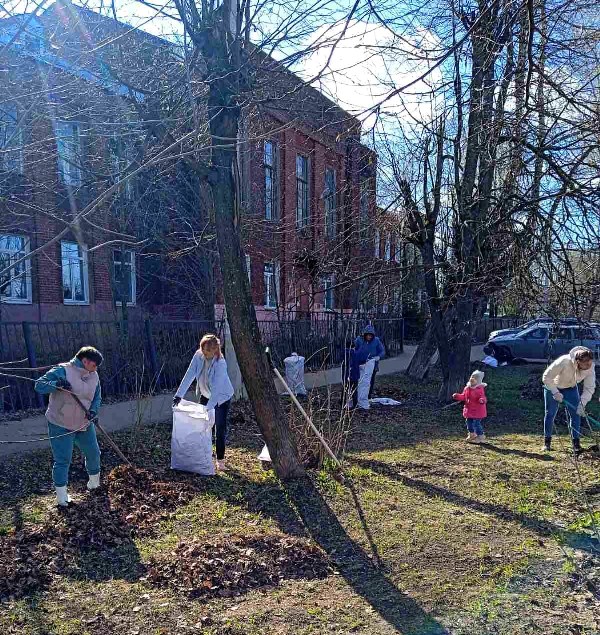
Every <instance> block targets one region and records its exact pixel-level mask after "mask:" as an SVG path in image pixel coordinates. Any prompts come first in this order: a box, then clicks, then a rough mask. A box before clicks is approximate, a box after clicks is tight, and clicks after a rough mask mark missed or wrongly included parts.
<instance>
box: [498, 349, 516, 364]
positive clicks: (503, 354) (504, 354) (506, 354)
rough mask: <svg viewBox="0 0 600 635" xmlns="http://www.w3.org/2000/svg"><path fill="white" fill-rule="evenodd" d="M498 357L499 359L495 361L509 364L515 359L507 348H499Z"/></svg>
mask: <svg viewBox="0 0 600 635" xmlns="http://www.w3.org/2000/svg"><path fill="white" fill-rule="evenodd" d="M498 355H499V356H500V357H497V358H496V359H498V361H503V362H510V361H511V360H512V359H514V357H515V356H514V355H513V354H512V352H511V350H510V348H509V347H508V346H501V347H500V349H499V350H498Z"/></svg>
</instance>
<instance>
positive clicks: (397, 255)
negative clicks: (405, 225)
mask: <svg viewBox="0 0 600 635" xmlns="http://www.w3.org/2000/svg"><path fill="white" fill-rule="evenodd" d="M394 262H398V263H401V262H402V242H401V240H400V235H399V234H396V244H395V246H394Z"/></svg>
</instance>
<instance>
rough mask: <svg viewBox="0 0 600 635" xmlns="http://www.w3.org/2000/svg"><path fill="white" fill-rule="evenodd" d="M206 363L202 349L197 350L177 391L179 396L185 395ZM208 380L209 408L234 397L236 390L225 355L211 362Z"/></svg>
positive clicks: (207, 405)
mask: <svg viewBox="0 0 600 635" xmlns="http://www.w3.org/2000/svg"><path fill="white" fill-rule="evenodd" d="M204 364H206V360H205V359H204V355H202V352H201V351H196V354H195V355H194V357H192V361H191V362H190V365H189V368H188V369H187V372H186V373H185V375H184V377H183V379H182V380H181V383H180V384H179V388H178V389H177V392H176V393H175V395H176V396H177V397H184V396H185V393H186V392H187V391H188V390H189V387H190V386H191V385H192V382H193V381H194V379H198V377H200V373H202V369H203V368H204ZM207 382H208V387H209V388H210V399H209V400H208V403H207V404H206V409H207V410H211V409H212V408H215V407H216V406H220V405H221V404H222V403H225V402H226V401H229V400H230V399H231V398H232V397H233V393H234V390H233V386H232V384H231V381H230V379H229V375H228V374H227V362H226V361H225V358H224V357H219V358H218V359H215V360H214V361H213V362H212V363H211V365H210V367H209V369H208V377H207Z"/></svg>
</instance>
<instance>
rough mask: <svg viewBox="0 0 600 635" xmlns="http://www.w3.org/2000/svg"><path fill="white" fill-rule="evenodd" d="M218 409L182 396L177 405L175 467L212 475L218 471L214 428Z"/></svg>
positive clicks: (174, 420)
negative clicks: (213, 434)
mask: <svg viewBox="0 0 600 635" xmlns="http://www.w3.org/2000/svg"><path fill="white" fill-rule="evenodd" d="M214 422H215V411H214V410H207V409H206V407H205V406H202V405H200V404H199V403H195V402H193V401H186V400H185V399H182V400H181V401H180V402H179V404H178V405H177V406H175V408H173V433H172V436H171V469H173V470H182V471H183V472H193V473H194V474H203V475H205V476H209V475H212V474H214V473H215V466H214V463H213V459H212V428H213V424H214Z"/></svg>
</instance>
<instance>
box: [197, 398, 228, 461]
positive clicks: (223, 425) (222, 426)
mask: <svg viewBox="0 0 600 635" xmlns="http://www.w3.org/2000/svg"><path fill="white" fill-rule="evenodd" d="M200 403H201V404H202V405H203V406H206V404H207V403H208V399H207V398H206V397H204V396H203V395H200ZM230 405H231V400H229V401H226V402H225V403H222V404H220V405H219V406H217V407H216V408H215V429H216V430H215V436H216V443H215V445H216V446H217V460H218V461H222V460H223V459H224V458H225V440H226V439H227V414H228V413H229V406H230Z"/></svg>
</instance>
